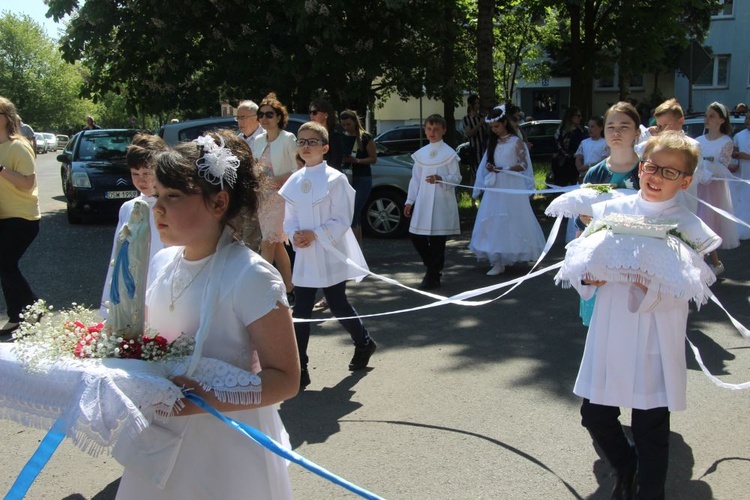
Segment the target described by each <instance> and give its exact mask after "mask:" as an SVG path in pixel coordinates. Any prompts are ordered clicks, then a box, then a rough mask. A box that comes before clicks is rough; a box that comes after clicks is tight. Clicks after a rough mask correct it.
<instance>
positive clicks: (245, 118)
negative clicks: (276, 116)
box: [234, 115, 270, 122]
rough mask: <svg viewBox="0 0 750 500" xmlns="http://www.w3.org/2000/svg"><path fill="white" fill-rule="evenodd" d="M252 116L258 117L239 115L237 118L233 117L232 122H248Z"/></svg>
mask: <svg viewBox="0 0 750 500" xmlns="http://www.w3.org/2000/svg"><path fill="white" fill-rule="evenodd" d="M254 116H258V115H245V116H239V115H237V116H235V117H234V121H236V122H241V121H242V120H249V119H250V118H252V117H254ZM269 118H270V117H269Z"/></svg>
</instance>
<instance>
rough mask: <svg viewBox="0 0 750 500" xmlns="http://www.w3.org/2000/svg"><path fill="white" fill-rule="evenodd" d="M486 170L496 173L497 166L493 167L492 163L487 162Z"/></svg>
mask: <svg viewBox="0 0 750 500" xmlns="http://www.w3.org/2000/svg"><path fill="white" fill-rule="evenodd" d="M485 168H486V169H487V170H489V171H490V172H494V171H495V165H493V164H492V163H490V162H487V164H486V165H485Z"/></svg>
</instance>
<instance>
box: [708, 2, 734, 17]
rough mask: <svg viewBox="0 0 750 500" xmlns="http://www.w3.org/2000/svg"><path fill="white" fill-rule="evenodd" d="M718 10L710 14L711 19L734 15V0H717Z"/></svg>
mask: <svg viewBox="0 0 750 500" xmlns="http://www.w3.org/2000/svg"><path fill="white" fill-rule="evenodd" d="M719 4H720V5H719V10H718V12H716V14H714V15H713V16H711V18H712V19H717V18H718V19H721V18H722V17H733V16H734V0H719Z"/></svg>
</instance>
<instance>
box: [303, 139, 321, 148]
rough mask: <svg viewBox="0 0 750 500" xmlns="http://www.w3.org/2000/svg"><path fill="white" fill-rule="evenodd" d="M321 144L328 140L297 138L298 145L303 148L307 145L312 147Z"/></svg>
mask: <svg viewBox="0 0 750 500" xmlns="http://www.w3.org/2000/svg"><path fill="white" fill-rule="evenodd" d="M319 144H326V141H322V140H320V139H297V146H299V147H301V148H303V147H305V146H310V147H311V148H314V147H315V146H317V145H319Z"/></svg>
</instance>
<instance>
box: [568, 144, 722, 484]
mask: <svg viewBox="0 0 750 500" xmlns="http://www.w3.org/2000/svg"><path fill="white" fill-rule="evenodd" d="M633 135H635V134H633ZM643 157H644V159H643V161H641V162H640V164H639V170H638V176H639V178H640V191H639V192H638V193H636V194H634V195H630V196H624V197H620V198H616V199H611V200H609V201H605V202H602V203H597V204H595V205H593V212H594V221H593V222H592V224H597V223H598V221H601V220H602V219H604V218H605V216H607V215H611V214H629V215H641V216H646V217H652V218H656V219H655V220H664V221H670V224H675V225H676V226H677V227H676V233H677V234H679V236H680V239H681V240H682V242H684V243H685V244H683V243H682V242H679V243H678V242H675V241H669V242H668V241H666V240H660V239H659V238H649V237H646V236H643V237H641V239H640V240H633V239H628V237H625V238H620V239H618V238H617V237H616V236H617V235H615V234H608V233H606V231H605V233H602V232H593V233H591V235H587V234H586V233H584V235H583V236H582V237H581V238H579V239H577V240H575V241H573V242H572V243H571V244H570V245H569V246H568V247H567V248H568V251H567V254H566V257H565V262H564V265H563V268H562V269H561V271H560V274H559V275H558V278H557V279H558V280H559V279H560V278H562V279H563V280H568V281H569V282H570V284H571V285H572V286H574V287H575V288H576V290H578V292H579V293H580V295H581V297H582V298H584V299H588V298H590V297H591V296H593V294H594V291H595V290H597V299H596V303H595V305H594V311H593V316H592V318H591V325H590V327H589V330H588V334H587V337H586V346H585V349H584V353H583V359H582V361H581V367H580V369H579V372H578V377H577V380H576V383H575V388H574V390H573V392H574V393H575V394H577V395H578V396H581V397H582V398H583V403H582V406H581V416H582V422H581V423H582V425H583V426H584V427H586V428H587V429H588V431H589V432H590V434H591V436H592V438H593V439H594V442H595V443H596V444H597V445H598V446H599V447H600V449H601V450H602V451H603V453H604V456H605V457H606V459H607V460H608V461H609V463H610V464H611V465H612V467H614V469H615V470H616V472H617V479H616V483H615V491H614V492H613V496H612V498H636V490H637V498H664V487H665V482H666V475H667V463H668V460H669V429H670V423H669V422H670V412H672V411H679V410H684V409H685V407H686V384H687V368H686V360H685V331H686V328H687V316H688V301H689V300H690V299H691V298H695V295H693V294H694V293H695V294H696V295H697V296H699V297H700V300H706V298H707V296H708V293H709V292H708V285H710V284H711V283H712V282H713V275H712V274H711V272H710V270H709V269H708V267H707V266H706V264H705V263H704V262H703V259H702V257H701V256H702V255H705V254H706V253H708V252H710V251H712V250H714V249H715V248H717V247H718V246H719V245H720V244H721V238H719V237H718V236H717V235H716V234H714V232H713V231H711V229H710V228H709V227H708V226H707V225H706V224H704V223H703V222H702V221H701V220H700V219H698V218H697V217H696V216H695V215H694V214H693V213H692V212H691V211H690V210H689V209H687V208H685V207H684V206H682V205H681V204H680V203H679V202H678V200H677V199H675V196H676V195H677V193H679V192H680V191H681V190H684V189H686V188H687V187H688V186H689V185H690V183H691V182H692V176H693V172H694V171H695V168H696V165H697V163H698V160H699V153H698V150H697V148H696V147H695V146H694V145H693V144H692V143H691V142H690V141H689V140H688V139H687V138H686V137H685V136H684V135H683V134H681V133H677V132H664V133H661V134H659V135H658V136H656V137H654V138H652V139H650V140H649V142H648V144H647V146H646V149H645V151H644V156H643ZM597 235H599V238H602V236H603V238H602V239H600V240H599V239H597ZM589 238H592V240H591V241H592V242H597V241H600V242H601V243H598V244H599V245H604V244H605V243H607V242H612V243H611V244H610V245H609V246H608V247H606V248H607V250H605V251H603V252H601V253H599V254H598V258H595V256H594V253H593V252H592V253H587V252H588V251H589V250H592V249H591V248H588V247H586V245H587V244H589V242H588V241H586V240H588V239H589ZM669 238H672V237H671V236H669ZM668 243H669V244H671V246H669V247H667V245H668ZM674 243H677V245H674ZM623 245H633V246H634V247H635V246H636V245H640V246H639V247H638V248H639V249H640V250H639V252H634V251H630V250H629V248H630V247H628V248H625V249H623V250H622V251H620V252H613V251H610V250H609V248H610V247H615V248H616V247H618V246H620V247H622V246H623ZM647 245H655V247H654V248H655V250H658V251H660V252H662V251H663V252H666V253H667V254H669V255H672V254H671V253H669V250H670V249H673V250H674V249H676V250H675V251H677V252H678V253H676V254H675V255H682V256H685V258H681V257H680V258H678V257H675V258H674V260H664V261H659V262H658V263H657V262H656V261H651V260H649V259H642V258H641V257H640V256H641V255H643V254H644V253H645V252H644V250H643V248H645V247H646V246H647ZM659 245H664V247H661V246H659ZM595 248H596V247H595ZM595 248H594V249H593V250H595ZM580 249H584V250H585V251H583V252H582V251H579V250H580ZM696 252H697V254H696ZM613 255H618V256H619V258H620V259H622V261H620V260H614V259H613V257H612V256H613ZM693 256H694V257H693ZM628 259H629V260H628ZM638 259H641V260H638ZM626 261H627V262H626ZM631 261H637V262H631ZM663 262H672V266H673V267H674V268H672V267H668V268H664V267H660V266H663V265H664V264H663ZM576 266H579V267H578V268H579V269H580V268H581V267H580V266H585V268H584V272H582V273H581V272H576V273H572V274H569V275H566V274H565V272H566V271H565V270H566V269H573V268H576ZM638 266H640V268H643V269H649V274H639V273H640V272H644V273H645V271H641V269H640V268H639V267H638ZM649 266H650V267H649ZM597 269H598V270H599V272H602V271H601V269H607V270H608V271H607V272H609V276H610V281H604V280H603V279H602V278H600V277H599V278H597V277H596V276H593V273H595V272H597V271H595V270H597ZM651 271H653V272H654V274H650V272H651ZM615 276H617V279H615ZM687 276H690V278H687ZM670 280H674V281H670ZM680 280H682V281H680ZM688 280H689V281H688ZM666 283H678V284H680V283H682V285H681V286H682V287H684V288H682V289H680V290H677V291H676V290H674V289H673V288H670V287H669V286H666V285H665V284H666ZM688 283H690V284H695V285H696V286H697V288H698V290H699V291H698V292H694V291H690V290H689V289H688V288H687V286H688ZM620 407H627V408H631V409H632V418H631V428H632V431H633V441H634V443H633V444H631V442H630V441H629V440H628V438H627V437H626V435H625V433H624V432H623V429H622V426H621V424H620V421H619V416H620Z"/></svg>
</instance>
